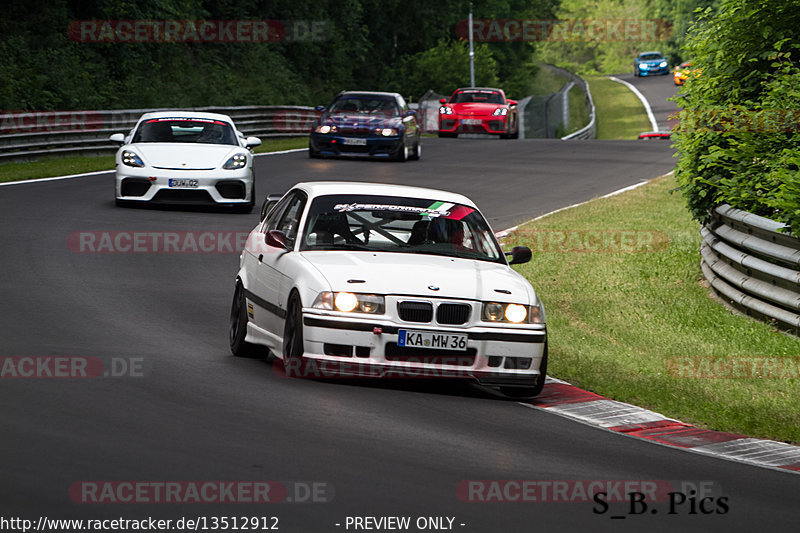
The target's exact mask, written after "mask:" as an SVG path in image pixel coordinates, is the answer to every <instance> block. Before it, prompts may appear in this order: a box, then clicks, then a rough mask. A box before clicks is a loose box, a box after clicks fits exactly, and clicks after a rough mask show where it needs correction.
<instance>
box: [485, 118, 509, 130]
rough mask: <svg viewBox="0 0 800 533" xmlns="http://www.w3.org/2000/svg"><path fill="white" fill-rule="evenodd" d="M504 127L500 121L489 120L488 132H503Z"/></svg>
mask: <svg viewBox="0 0 800 533" xmlns="http://www.w3.org/2000/svg"><path fill="white" fill-rule="evenodd" d="M505 127H506V125H505V123H503V121H502V120H490V121H489V129H490V130H495V131H497V130H503V129H505Z"/></svg>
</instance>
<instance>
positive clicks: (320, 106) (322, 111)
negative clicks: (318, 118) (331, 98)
mask: <svg viewBox="0 0 800 533" xmlns="http://www.w3.org/2000/svg"><path fill="white" fill-rule="evenodd" d="M314 109H315V110H316V111H319V112H320V113H324V112H325V109H326V108H325V106H324V105H318V106H317V107H315V108H314Z"/></svg>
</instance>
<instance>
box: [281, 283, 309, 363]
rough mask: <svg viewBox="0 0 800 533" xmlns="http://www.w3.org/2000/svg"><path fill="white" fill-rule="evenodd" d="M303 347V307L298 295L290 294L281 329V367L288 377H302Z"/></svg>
mask: <svg viewBox="0 0 800 533" xmlns="http://www.w3.org/2000/svg"><path fill="white" fill-rule="evenodd" d="M303 353H305V347H304V345H303V306H302V304H301V303H300V295H298V294H297V292H292V295H291V296H290V297H289V305H288V306H287V309H286V323H285V324H284V327H283V365H284V367H285V368H286V375H287V376H288V377H303V371H304V362H305V360H304V358H303Z"/></svg>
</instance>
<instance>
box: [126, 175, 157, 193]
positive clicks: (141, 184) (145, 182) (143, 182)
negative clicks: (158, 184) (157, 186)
mask: <svg viewBox="0 0 800 533" xmlns="http://www.w3.org/2000/svg"><path fill="white" fill-rule="evenodd" d="M121 189H122V190H121V192H122V196H144V195H145V194H146V193H147V190H148V189H150V180H149V179H147V178H125V179H124V180H122V187H121Z"/></svg>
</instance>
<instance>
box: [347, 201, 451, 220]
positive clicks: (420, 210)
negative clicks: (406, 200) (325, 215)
mask: <svg viewBox="0 0 800 533" xmlns="http://www.w3.org/2000/svg"><path fill="white" fill-rule="evenodd" d="M433 205H434V206H437V207H413V206H410V205H391V204H359V203H352V204H336V205H335V206H334V207H333V209H334V211H338V212H340V213H350V212H351V211H397V212H400V213H414V214H419V215H422V216H426V217H440V216H444V217H446V216H448V215H449V214H450V211H447V209H448V208H449V207H452V205H453V204H443V203H442V202H436V203H435V204H433Z"/></svg>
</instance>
